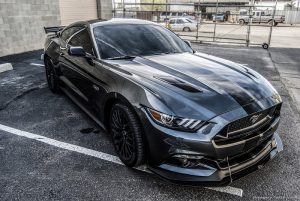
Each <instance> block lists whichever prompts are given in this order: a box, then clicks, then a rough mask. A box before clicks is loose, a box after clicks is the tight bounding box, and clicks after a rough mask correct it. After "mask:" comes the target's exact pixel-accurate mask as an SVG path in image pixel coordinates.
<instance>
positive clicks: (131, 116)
mask: <svg viewBox="0 0 300 201" xmlns="http://www.w3.org/2000/svg"><path fill="white" fill-rule="evenodd" d="M109 130H110V134H111V137H112V141H113V145H114V148H115V151H116V153H117V154H118V156H119V158H120V159H121V161H122V162H123V163H124V164H125V165H126V166H129V167H134V166H139V165H142V164H143V163H144V161H145V155H146V154H145V146H144V143H143V138H142V136H143V131H142V130H143V129H142V127H141V124H140V123H139V121H138V118H137V116H136V115H135V113H134V112H133V111H132V110H131V109H130V108H129V107H128V106H127V105H125V104H123V103H120V102H117V103H116V104H114V105H113V106H112V109H111V111H110V117H109Z"/></svg>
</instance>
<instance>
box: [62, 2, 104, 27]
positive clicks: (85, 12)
mask: <svg viewBox="0 0 300 201" xmlns="http://www.w3.org/2000/svg"><path fill="white" fill-rule="evenodd" d="M59 7H60V16H61V24H62V25H64V26H66V25H69V24H71V23H73V22H76V21H82V20H91V19H97V18H98V16H97V2H96V0H59Z"/></svg>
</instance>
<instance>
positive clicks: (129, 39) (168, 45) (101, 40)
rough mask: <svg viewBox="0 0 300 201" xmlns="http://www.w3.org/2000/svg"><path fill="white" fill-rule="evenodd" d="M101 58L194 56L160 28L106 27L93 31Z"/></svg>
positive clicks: (179, 41) (142, 26)
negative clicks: (177, 54) (185, 54)
mask: <svg viewBox="0 0 300 201" xmlns="http://www.w3.org/2000/svg"><path fill="white" fill-rule="evenodd" d="M94 35H95V38H96V41H97V45H98V48H99V51H100V54H101V58H103V59H108V58H113V57H120V56H125V55H126V56H143V55H154V54H163V53H181V52H192V49H191V48H190V47H189V46H188V45H187V44H186V43H185V42H184V41H182V40H181V39H180V38H179V37H178V36H176V35H175V34H174V33H173V32H171V31H169V30H167V29H165V28H164V27H162V26H159V25H142V24H140V25H131V24H124V25H123V24H122V25H107V26H99V27H96V28H94Z"/></svg>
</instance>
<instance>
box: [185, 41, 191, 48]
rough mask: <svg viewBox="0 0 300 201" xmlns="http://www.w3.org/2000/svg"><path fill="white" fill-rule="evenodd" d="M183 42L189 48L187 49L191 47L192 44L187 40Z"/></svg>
mask: <svg viewBox="0 0 300 201" xmlns="http://www.w3.org/2000/svg"><path fill="white" fill-rule="evenodd" d="M184 42H185V43H186V44H187V45H188V46H189V47H192V43H191V42H190V41H188V40H184Z"/></svg>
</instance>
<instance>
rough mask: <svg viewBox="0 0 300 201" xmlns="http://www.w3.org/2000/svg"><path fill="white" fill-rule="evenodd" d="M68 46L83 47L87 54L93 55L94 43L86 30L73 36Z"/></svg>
mask: <svg viewBox="0 0 300 201" xmlns="http://www.w3.org/2000/svg"><path fill="white" fill-rule="evenodd" d="M68 45H70V46H81V47H83V49H84V50H85V51H86V52H87V53H89V54H93V43H92V41H91V39H90V36H89V33H88V31H87V30H86V29H85V28H84V29H82V30H81V31H79V32H78V33H76V34H75V35H74V36H72V38H71V39H70V41H69V42H68Z"/></svg>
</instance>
